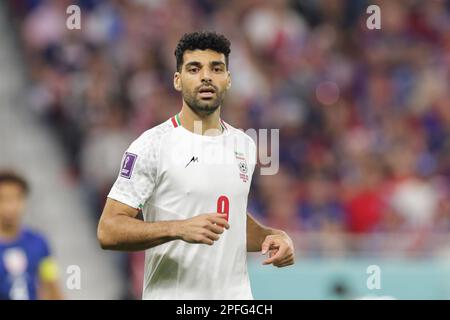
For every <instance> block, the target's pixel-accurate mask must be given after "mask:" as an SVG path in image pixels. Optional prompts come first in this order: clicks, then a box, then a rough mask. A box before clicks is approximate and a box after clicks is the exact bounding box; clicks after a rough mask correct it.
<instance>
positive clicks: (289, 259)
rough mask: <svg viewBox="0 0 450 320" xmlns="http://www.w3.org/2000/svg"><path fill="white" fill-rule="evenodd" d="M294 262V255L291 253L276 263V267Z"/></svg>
mask: <svg viewBox="0 0 450 320" xmlns="http://www.w3.org/2000/svg"><path fill="white" fill-rule="evenodd" d="M293 263H294V255H293V254H289V255H287V256H286V257H284V258H282V259H281V260H280V261H279V262H276V263H274V266H276V267H283V266H284V265H289V264H293Z"/></svg>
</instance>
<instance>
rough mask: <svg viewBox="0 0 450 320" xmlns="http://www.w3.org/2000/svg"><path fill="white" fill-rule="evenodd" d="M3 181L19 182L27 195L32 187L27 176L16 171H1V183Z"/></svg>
mask: <svg viewBox="0 0 450 320" xmlns="http://www.w3.org/2000/svg"><path fill="white" fill-rule="evenodd" d="M2 183H14V184H17V185H18V186H20V187H21V188H22V191H23V193H24V194H25V195H27V194H28V193H29V191H30V187H29V185H28V182H27V181H26V180H25V178H24V177H22V176H21V175H19V174H18V173H16V172H14V171H9V170H5V171H0V184H2Z"/></svg>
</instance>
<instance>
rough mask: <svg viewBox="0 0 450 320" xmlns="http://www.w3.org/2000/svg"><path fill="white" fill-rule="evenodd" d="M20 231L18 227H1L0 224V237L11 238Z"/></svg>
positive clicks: (15, 236)
mask: <svg viewBox="0 0 450 320" xmlns="http://www.w3.org/2000/svg"><path fill="white" fill-rule="evenodd" d="M19 233H20V228H2V227H1V226H0V238H1V239H6V240H11V239H15V238H17V236H18V235H19Z"/></svg>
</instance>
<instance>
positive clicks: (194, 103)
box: [182, 88, 225, 116]
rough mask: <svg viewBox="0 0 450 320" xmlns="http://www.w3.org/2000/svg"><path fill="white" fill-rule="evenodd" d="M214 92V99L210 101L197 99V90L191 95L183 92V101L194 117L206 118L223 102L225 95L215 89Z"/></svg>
mask: <svg viewBox="0 0 450 320" xmlns="http://www.w3.org/2000/svg"><path fill="white" fill-rule="evenodd" d="M215 90H216V91H215V95H216V97H215V98H212V99H208V100H206V99H205V100H203V99H198V98H197V94H198V90H197V89H196V90H195V91H194V92H193V93H191V92H183V93H182V95H183V100H184V102H186V104H187V105H188V107H189V108H190V109H191V110H192V111H193V112H194V113H195V114H196V115H198V116H205V115H206V116H207V115H210V114H212V113H214V112H215V111H216V110H217V109H218V108H219V107H220V106H221V104H222V102H223V100H224V96H225V93H224V92H223V91H222V92H221V91H219V90H217V88H215Z"/></svg>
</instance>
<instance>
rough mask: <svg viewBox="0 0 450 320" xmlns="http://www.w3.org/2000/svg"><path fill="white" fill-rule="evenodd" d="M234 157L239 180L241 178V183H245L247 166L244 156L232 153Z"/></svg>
mask: <svg viewBox="0 0 450 320" xmlns="http://www.w3.org/2000/svg"><path fill="white" fill-rule="evenodd" d="M234 154H235V156H236V159H237V161H238V166H239V178H241V180H242V181H244V182H247V181H248V175H247V172H248V166H247V161H246V160H245V158H244V156H243V155H242V154H241V153H239V152H235V153H234Z"/></svg>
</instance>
